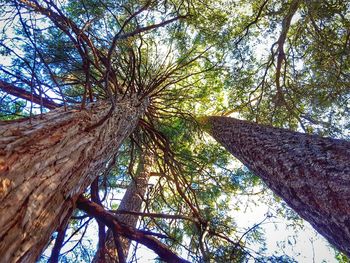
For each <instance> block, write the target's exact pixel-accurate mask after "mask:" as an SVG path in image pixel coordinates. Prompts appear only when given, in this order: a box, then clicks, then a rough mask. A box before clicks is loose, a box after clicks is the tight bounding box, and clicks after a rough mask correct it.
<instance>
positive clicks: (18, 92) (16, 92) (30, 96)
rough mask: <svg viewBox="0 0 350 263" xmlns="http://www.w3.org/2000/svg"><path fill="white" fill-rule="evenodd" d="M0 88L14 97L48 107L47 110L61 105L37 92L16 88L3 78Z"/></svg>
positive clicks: (0, 81)
mask: <svg viewBox="0 0 350 263" xmlns="http://www.w3.org/2000/svg"><path fill="white" fill-rule="evenodd" d="M0 90H2V91H4V92H6V93H8V94H11V95H13V96H15V97H18V98H20V99H23V100H27V101H31V102H33V103H36V104H38V105H42V106H44V107H45V108H48V109H49V110H53V109H55V108H58V107H61V106H62V105H60V104H57V103H55V102H53V101H52V100H50V99H47V98H43V97H40V96H39V95H37V94H34V93H31V92H29V91H26V90H24V89H22V88H18V87H16V86H15V85H13V84H11V83H8V82H5V81H3V80H0Z"/></svg>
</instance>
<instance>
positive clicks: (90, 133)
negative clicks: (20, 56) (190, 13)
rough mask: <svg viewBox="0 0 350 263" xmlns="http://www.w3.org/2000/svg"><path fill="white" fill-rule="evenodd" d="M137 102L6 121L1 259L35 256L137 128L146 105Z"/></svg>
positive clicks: (0, 133) (1, 139) (0, 168)
mask: <svg viewBox="0 0 350 263" xmlns="http://www.w3.org/2000/svg"><path fill="white" fill-rule="evenodd" d="M134 105H136V101H134V100H129V101H125V102H119V103H117V104H116V107H115V109H114V110H113V111H112V112H110V108H111V107H110V105H109V103H106V102H103V103H99V104H97V103H96V104H92V105H91V106H89V108H88V109H87V110H69V111H64V109H62V108H59V109H56V110H53V111H51V112H49V113H48V114H45V115H43V116H42V117H40V116H38V117H36V118H34V119H32V120H31V121H29V120H25V121H17V122H10V123H5V124H3V125H2V126H0V255H1V257H0V262H6V263H8V262H34V261H35V259H36V258H37V257H38V255H40V253H41V251H42V249H43V248H44V247H45V245H46V244H47V242H48V240H49V238H50V236H51V234H52V233H53V231H55V229H57V228H58V226H59V225H60V224H61V223H62V222H64V221H65V218H66V217H68V216H69V215H70V213H71V211H72V210H73V208H74V203H75V199H76V198H77V197H78V195H79V194H80V193H82V192H83V191H84V190H85V188H86V187H87V186H88V185H89V184H91V182H92V181H93V180H94V179H95V177H96V176H97V174H98V173H99V171H100V170H101V169H104V168H105V165H106V162H107V161H108V160H109V159H110V158H111V157H112V156H113V154H114V153H115V152H116V151H117V149H118V147H119V146H120V144H121V143H122V141H123V140H124V139H125V138H126V137H127V136H128V135H129V134H130V133H131V132H132V131H133V129H134V127H135V126H136V124H137V122H138V118H139V116H140V114H141V113H142V111H143V110H144V109H143V108H144V106H143V105H142V106H139V107H136V106H134ZM106 116H109V117H108V118H105V117H106ZM101 120H104V121H101Z"/></svg>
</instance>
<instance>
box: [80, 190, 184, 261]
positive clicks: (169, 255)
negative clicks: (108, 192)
mask: <svg viewBox="0 0 350 263" xmlns="http://www.w3.org/2000/svg"><path fill="white" fill-rule="evenodd" d="M77 207H78V208H79V209H81V210H83V211H85V212H86V213H87V214H89V215H90V216H93V217H95V218H96V219H97V220H99V221H100V222H102V223H104V224H105V225H106V226H108V227H109V228H110V229H113V232H115V233H117V234H120V235H122V236H124V237H127V238H128V239H131V240H135V241H137V242H139V243H141V244H143V245H145V246H146V247H148V248H149V249H151V250H153V251H154V252H156V253H157V254H158V256H159V257H160V258H161V259H162V260H164V261H166V262H169V263H177V262H178V263H189V261H187V260H184V259H182V258H180V257H179V256H177V255H176V254H175V253H174V252H172V251H171V250H170V249H169V248H168V247H167V246H166V245H164V244H163V243H161V242H159V241H158V240H157V239H155V238H153V237H151V236H149V235H147V234H145V233H144V232H142V231H140V230H137V229H135V228H133V227H130V226H128V225H126V224H123V223H120V222H119V221H118V220H117V219H116V216H115V215H113V214H112V213H110V212H108V211H106V210H104V209H103V207H101V206H99V205H98V204H96V203H93V202H91V201H89V200H87V199H86V198H84V197H82V196H81V197H80V198H79V200H78V202H77Z"/></svg>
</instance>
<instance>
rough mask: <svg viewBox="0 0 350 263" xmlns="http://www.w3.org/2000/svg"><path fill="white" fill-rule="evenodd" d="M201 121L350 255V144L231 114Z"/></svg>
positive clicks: (230, 150) (313, 224)
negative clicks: (265, 124)
mask: <svg viewBox="0 0 350 263" xmlns="http://www.w3.org/2000/svg"><path fill="white" fill-rule="evenodd" d="M201 122H202V123H203V126H204V128H205V129H206V130H208V132H209V133H210V134H211V135H212V136H213V137H214V138H215V139H216V140H217V141H218V142H220V143H221V144H222V145H223V146H224V147H225V148H226V149H227V150H228V151H229V152H230V153H232V155H234V156H235V157H236V158H238V159H239V160H240V161H241V162H242V163H243V164H244V165H246V166H247V167H248V168H249V169H250V170H251V171H252V172H253V173H255V174H256V175H257V176H259V177H260V178H261V179H262V180H263V181H264V182H265V183H266V184H267V186H268V187H269V188H271V189H272V190H273V191H274V192H275V193H276V194H277V195H279V196H280V197H281V198H282V199H283V200H284V201H285V202H286V203H287V204H288V205H289V206H290V207H292V208H293V209H294V210H295V211H296V212H297V213H298V214H299V215H300V216H301V217H302V218H304V219H305V220H307V221H308V222H310V223H311V225H312V226H313V227H314V228H315V229H316V230H317V231H318V232H319V233H320V234H322V235H323V236H324V237H325V238H326V239H327V240H328V241H329V242H330V243H331V244H332V245H334V246H335V247H336V248H338V249H339V250H340V251H342V252H344V253H345V254H347V255H348V256H350V142H348V141H344V140H336V139H331V138H322V137H319V136H316V135H308V134H302V133H298V132H292V131H288V130H284V129H278V128H273V127H268V126H263V125H258V124H254V123H250V122H247V121H241V120H237V119H233V118H228V117H216V116H213V117H207V118H203V119H202V120H201Z"/></svg>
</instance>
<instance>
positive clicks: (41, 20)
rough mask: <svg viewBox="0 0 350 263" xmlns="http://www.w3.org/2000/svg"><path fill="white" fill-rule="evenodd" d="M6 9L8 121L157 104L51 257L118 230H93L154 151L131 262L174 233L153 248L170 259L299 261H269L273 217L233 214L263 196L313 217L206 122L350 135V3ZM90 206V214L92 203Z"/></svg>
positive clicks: (10, 5) (49, 1) (4, 5)
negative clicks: (237, 121) (208, 131)
mask: <svg viewBox="0 0 350 263" xmlns="http://www.w3.org/2000/svg"><path fill="white" fill-rule="evenodd" d="M0 12H1V15H0V27H1V32H0V55H1V64H0V120H1V121H0V122H1V124H2V123H9V122H16V121H21V120H23V118H24V119H26V120H28V121H29V122H30V121H31V120H33V119H35V118H40V116H42V115H43V114H45V113H47V112H49V111H50V110H55V109H57V108H60V107H61V108H64V109H65V110H70V109H74V110H77V111H84V110H89V107H90V106H91V105H94V103H99V102H106V101H107V102H108V103H109V104H110V111H109V112H108V113H107V114H106V115H105V116H104V117H103V118H101V120H100V121H99V122H98V123H97V124H96V125H100V124H101V123H103V122H105V121H106V120H107V119H108V118H109V116H110V115H111V112H112V111H113V110H114V109H115V108H116V107H117V106H116V105H118V103H120V102H121V101H123V100H126V99H130V100H132V99H134V98H137V100H138V101H140V103H141V102H142V103H143V104H144V105H147V107H146V110H145V112H144V114H143V115H142V117H141V118H140V119H139V121H138V124H137V127H136V128H135V129H134V131H133V132H132V133H131V135H130V136H129V137H128V138H127V139H126V140H125V141H124V142H123V144H122V146H121V148H120V149H119V150H118V151H117V150H116V151H115V153H114V156H113V158H112V159H111V160H104V169H103V172H102V173H100V174H98V175H96V176H98V178H97V179H96V181H95V183H94V184H92V185H91V186H90V187H88V189H86V192H85V194H84V197H82V196H81V197H80V199H79V200H80V201H81V202H80V203H79V205H78V209H76V210H75V211H74V213H73V215H72V217H71V218H70V219H69V221H67V222H66V225H65V224H63V225H62V226H57V233H55V234H54V235H53V237H52V242H49V245H48V249H47V251H46V252H45V253H43V254H42V256H41V258H40V259H39V261H42V262H46V261H47V260H48V259H49V257H50V255H51V254H50V253H51V252H48V251H51V250H53V251H55V252H57V253H58V254H60V252H62V253H61V255H60V257H59V259H60V261H61V262H77V261H86V262H88V261H91V260H92V258H93V257H94V254H95V253H96V244H97V242H98V238H99V237H101V235H100V234H101V232H104V231H105V228H104V227H100V228H99V234H98V235H97V234H96V233H95V234H96V235H95V238H92V237H91V234H89V233H91V232H94V231H95V232H96V231H97V230H96V229H97V227H96V225H94V223H93V222H94V220H95V218H94V213H97V212H96V211H100V214H99V216H100V217H97V216H96V214H95V216H96V218H97V219H98V222H99V223H100V222H102V221H103V220H106V221H103V222H104V223H103V224H105V225H107V226H109V227H111V226H110V224H111V223H109V222H110V221H108V218H111V217H113V214H112V213H117V214H118V211H116V210H117V209H118V205H119V203H120V199H121V198H122V196H123V193H124V192H125V189H126V188H127V187H128V185H129V184H130V183H131V182H133V180H135V178H136V177H137V175H138V174H139V173H140V169H141V168H140V166H141V165H140V164H141V163H142V159H143V154H144V152H145V150H147V152H148V153H151V154H152V156H154V160H155V162H154V165H153V166H152V172H151V174H150V179H149V182H148V189H147V192H146V195H145V196H144V197H143V206H142V211H124V212H125V213H128V212H129V213H132V212H134V213H136V214H137V215H139V216H140V221H139V223H138V227H137V229H132V230H130V231H129V232H127V234H126V236H127V237H131V236H132V235H134V236H132V237H133V238H134V239H133V240H135V241H136V243H135V244H134V247H133V248H134V249H133V252H134V253H131V254H129V257H128V259H129V260H130V261H133V262H134V261H135V262H136V261H137V257H138V254H137V251H138V249H139V246H138V243H137V242H139V241H140V240H141V239H142V238H144V239H145V240H148V241H149V240H151V239H150V237H151V238H158V239H159V240H161V241H162V242H161V243H154V244H155V245H154V246H155V247H156V249H155V252H156V253H158V255H159V256H160V257H161V258H163V259H164V256H163V257H162V256H161V254H159V253H163V252H164V251H165V250H166V249H168V250H169V251H170V252H172V253H175V254H177V255H181V256H182V258H184V259H187V260H189V261H191V262H202V261H203V262H245V261H246V260H249V259H255V260H256V261H258V262H266V261H271V262H281V261H283V262H294V261H293V260H294V259H293V258H292V257H289V256H288V255H284V254H283V255H281V256H271V255H266V254H265V250H266V244H264V234H263V233H262V230H261V228H260V225H259V224H257V225H252V226H251V227H250V228H249V229H239V227H238V226H237V224H236V223H235V218H234V215H233V213H232V210H243V209H244V208H243V207H244V204H242V203H241V200H244V197H243V196H255V195H258V196H261V202H266V205H271V206H275V207H278V210H279V211H281V212H280V213H283V214H285V216H286V217H287V218H288V219H291V222H292V224H294V225H297V224H298V223H299V222H300V218H298V217H297V215H295V213H294V212H293V211H292V210H290V209H289V208H287V207H285V204H284V203H273V205H272V204H271V202H278V201H279V200H278V197H273V196H272V195H271V193H270V192H268V190H267V188H266V186H265V185H262V183H261V182H260V180H259V179H258V178H257V177H256V176H254V175H253V174H252V173H251V172H249V171H248V170H247V169H246V168H245V167H242V166H239V165H237V163H236V162H235V160H234V159H233V158H232V157H230V155H229V154H228V153H227V152H226V151H225V150H224V149H223V148H222V147H221V146H219V145H218V144H217V143H216V142H214V141H213V140H211V139H210V138H208V137H207V136H206V135H205V134H203V133H202V131H201V129H200V128H199V125H198V122H197V120H198V117H200V116H203V115H222V116H235V117H240V118H244V119H246V120H251V121H254V122H256V123H262V124H270V125H273V126H276V127H282V128H288V129H290V130H295V131H296V130H298V131H302V132H304V133H311V134H319V135H323V136H330V137H334V138H343V139H349V137H350V133H349V128H350V122H349V120H350V118H349V100H350V89H349V85H350V54H349V52H350V29H349V28H350V15H349V14H350V3H349V2H348V1H327V0H325V1H317V0H311V1H306V0H290V1H285V0H284V1H275V0H254V1H244V0H232V1H226V0H220V1H212V0H204V1H199V0H185V1H178V0H171V1H169V0H164V1H163V0H160V1H157V0H155V1H154V0H142V1H134V0H125V1H110V0H82V1H71V0H58V1H55V0H30V1H26V0H2V1H0ZM1 165H2V164H1V163H0V167H1ZM93 192H94V193H95V195H94V194H93ZM96 193H97V195H96ZM0 196H1V192H0ZM84 198H85V199H84ZM89 199H91V200H92V201H93V202H91V203H89V202H90V201H89ZM272 199H274V201H272ZM89 204H91V206H89V209H91V210H90V212H91V211H93V212H91V213H90V214H89V213H86V212H87V210H84V209H80V210H79V208H82V207H84V208H85V209H86V207H88V205H89ZM96 204H98V205H101V206H100V207H97V208H96V207H94V205H96ZM84 205H85V206H84ZM101 207H103V208H104V210H103V209H102V210H98V209H101ZM93 208H96V209H97V210H92V209H93ZM84 211H85V212H84ZM119 213H120V211H119ZM266 217H267V218H266V220H269V219H270V218H271V215H267V216H266ZM101 218H102V219H101ZM121 223H123V222H121ZM262 223H263V222H262ZM125 229H126V228H125ZM125 231H126V230H125ZM132 231H139V232H132ZM125 233H126V232H125ZM135 233H136V234H135ZM96 236H98V237H96ZM135 236H137V238H139V240H137V239H136V238H135ZM142 240H143V239H142ZM152 240H153V239H152ZM55 242H56V244H57V245H54V243H55ZM149 242H153V241H149ZM160 244H163V245H164V247H165V250H162V251H163V252H162V251H160V250H159V249H161V248H162V247H161V245H160ZM157 248H158V250H157ZM169 251H168V252H169ZM170 252H169V253H170ZM124 256H126V255H124ZM338 259H339V261H340V262H347V259H346V257H345V256H343V255H342V254H340V253H339V255H338ZM119 260H121V259H120V258H119Z"/></svg>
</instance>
